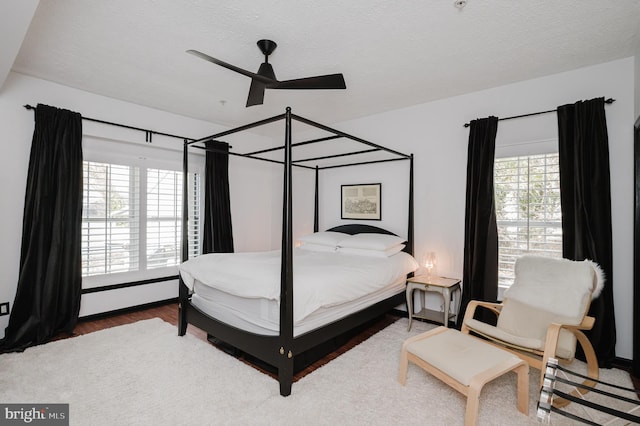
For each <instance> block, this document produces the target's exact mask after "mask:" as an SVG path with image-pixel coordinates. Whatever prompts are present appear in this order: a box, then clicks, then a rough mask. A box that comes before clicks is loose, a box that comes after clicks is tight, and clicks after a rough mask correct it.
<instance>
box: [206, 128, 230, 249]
mask: <svg viewBox="0 0 640 426" xmlns="http://www.w3.org/2000/svg"><path fill="white" fill-rule="evenodd" d="M206 148H207V152H206V165H205V198H204V239H203V243H202V253H233V229H232V227H231V203H230V201H229V154H228V153H229V144H227V143H225V142H218V141H208V142H207V143H206Z"/></svg>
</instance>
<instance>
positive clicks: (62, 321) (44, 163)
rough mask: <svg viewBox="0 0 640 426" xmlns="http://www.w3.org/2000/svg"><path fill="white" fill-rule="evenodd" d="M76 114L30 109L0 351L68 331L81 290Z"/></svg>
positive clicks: (79, 145) (43, 107)
mask: <svg viewBox="0 0 640 426" xmlns="http://www.w3.org/2000/svg"><path fill="white" fill-rule="evenodd" d="M81 226H82V117H81V116H80V114H78V113H75V112H71V111H67V110H62V109H58V108H54V107H50V106H47V105H38V106H37V107H36V110H35V129H34V132H33V139H32V142H31V154H30V158H29V171H28V176H27V188H26V193H25V203H24V215H23V224H22V246H21V251H20V269H19V277H18V287H17V291H16V297H15V300H14V302H13V309H12V310H11V317H10V318H9V326H8V327H7V328H6V330H5V338H4V339H3V341H2V342H1V343H0V349H1V350H2V351H3V352H7V351H16V350H22V349H25V348H27V347H29V346H33V345H37V344H41V343H45V342H47V341H49V340H50V339H51V338H52V337H53V336H55V335H56V334H58V333H60V332H67V333H71V332H72V331H73V329H74V327H75V325H76V322H77V320H78V313H79V311H80V294H81V289H82V269H81V267H82V265H81V235H82V229H81Z"/></svg>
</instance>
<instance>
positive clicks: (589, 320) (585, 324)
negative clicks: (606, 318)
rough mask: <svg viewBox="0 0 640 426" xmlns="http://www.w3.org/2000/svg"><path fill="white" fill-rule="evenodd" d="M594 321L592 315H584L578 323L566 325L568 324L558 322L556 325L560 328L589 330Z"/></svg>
mask: <svg viewBox="0 0 640 426" xmlns="http://www.w3.org/2000/svg"><path fill="white" fill-rule="evenodd" d="M595 322H596V319H595V318H594V317H587V316H585V317H584V318H583V319H582V322H581V323H580V324H578V325H568V324H558V325H559V326H560V327H562V328H566V329H567V330H591V329H592V328H593V324H595Z"/></svg>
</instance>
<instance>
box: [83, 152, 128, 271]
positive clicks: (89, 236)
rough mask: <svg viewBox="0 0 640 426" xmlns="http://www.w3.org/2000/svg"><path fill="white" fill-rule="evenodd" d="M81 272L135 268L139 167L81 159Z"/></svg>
mask: <svg viewBox="0 0 640 426" xmlns="http://www.w3.org/2000/svg"><path fill="white" fill-rule="evenodd" d="M83 172H84V190H83V208H82V218H83V219H82V275H83V276H89V275H100V274H110V273H115V272H127V271H134V270H137V269H138V261H139V246H138V240H139V239H138V235H139V210H138V205H139V199H138V191H137V187H138V184H139V173H138V169H137V168H135V167H129V166H118V165H112V164H105V163H95V162H88V161H85V162H84V170H83Z"/></svg>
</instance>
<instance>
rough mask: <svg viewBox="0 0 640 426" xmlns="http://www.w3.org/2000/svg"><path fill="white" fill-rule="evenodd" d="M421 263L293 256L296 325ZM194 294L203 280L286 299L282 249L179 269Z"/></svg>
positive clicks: (402, 256)
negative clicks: (282, 287) (282, 290)
mask: <svg viewBox="0 0 640 426" xmlns="http://www.w3.org/2000/svg"><path fill="white" fill-rule="evenodd" d="M417 267H418V264H417V262H416V261H415V259H414V258H413V257H412V256H410V255H408V254H407V253H404V252H400V253H397V254H395V255H393V256H391V257H388V258H379V257H366V256H355V255H347V254H342V253H325V252H312V251H308V250H301V249H296V250H295V251H294V258H293V282H294V291H293V297H294V303H293V306H294V321H295V322H297V321H299V320H301V319H303V318H305V317H306V316H307V315H309V314H310V313H312V312H314V311H315V310H317V309H318V308H321V307H328V306H333V305H337V304H340V303H344V302H347V301H351V300H355V299H357V298H359V297H362V296H364V295H366V294H369V293H371V292H374V291H376V290H378V289H381V288H383V287H385V286H386V285H388V284H390V283H392V282H394V281H396V280H398V279H399V278H401V277H403V276H404V275H406V274H408V273H409V272H413V271H415V270H416V269H417ZM179 269H180V274H181V276H182V279H183V281H184V283H185V284H186V286H187V287H189V289H190V290H193V285H194V282H195V281H196V280H197V281H199V282H201V283H202V284H205V285H207V286H209V287H213V288H216V289H218V290H221V291H224V292H227V293H230V294H233V295H236V296H240V297H247V298H266V299H271V300H279V299H280V251H279V250H277V251H269V252H255V253H212V254H205V255H202V256H198V257H196V258H195V259H192V260H189V261H187V262H185V263H183V264H182V265H180V267H179Z"/></svg>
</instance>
